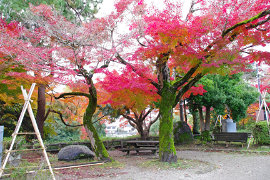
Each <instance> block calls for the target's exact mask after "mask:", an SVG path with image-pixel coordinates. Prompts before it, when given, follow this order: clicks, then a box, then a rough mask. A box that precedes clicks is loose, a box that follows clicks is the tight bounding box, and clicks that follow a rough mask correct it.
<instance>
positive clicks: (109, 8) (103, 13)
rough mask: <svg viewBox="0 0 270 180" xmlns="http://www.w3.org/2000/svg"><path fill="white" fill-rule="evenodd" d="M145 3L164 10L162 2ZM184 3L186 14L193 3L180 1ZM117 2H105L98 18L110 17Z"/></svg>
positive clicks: (150, 1) (153, 0) (107, 0)
mask: <svg viewBox="0 0 270 180" xmlns="http://www.w3.org/2000/svg"><path fill="white" fill-rule="evenodd" d="M144 1H145V2H147V3H149V4H154V5H156V6H157V7H161V8H162V2H161V1H160V0H144ZM172 1H179V0H172ZM180 1H182V3H183V6H184V8H183V12H184V13H185V14H186V13H187V11H188V10H189V6H190V3H191V0H180ZM114 2H115V0H103V3H102V5H101V6H100V7H101V8H100V10H99V12H98V14H97V17H102V16H106V15H109V14H110V13H111V12H112V11H113V10H115V9H114V7H113V5H114Z"/></svg>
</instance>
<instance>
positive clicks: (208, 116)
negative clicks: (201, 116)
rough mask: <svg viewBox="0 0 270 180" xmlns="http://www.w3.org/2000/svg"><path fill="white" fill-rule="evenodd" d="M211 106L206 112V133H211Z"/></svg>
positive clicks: (207, 107)
mask: <svg viewBox="0 0 270 180" xmlns="http://www.w3.org/2000/svg"><path fill="white" fill-rule="evenodd" d="M210 109H211V106H206V112H205V131H210V113H211V111H210Z"/></svg>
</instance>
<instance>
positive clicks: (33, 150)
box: [5, 148, 43, 153]
mask: <svg viewBox="0 0 270 180" xmlns="http://www.w3.org/2000/svg"><path fill="white" fill-rule="evenodd" d="M36 150H43V148H37V149H16V150H11V151H10V150H6V151H5V152H6V153H8V152H17V151H36Z"/></svg>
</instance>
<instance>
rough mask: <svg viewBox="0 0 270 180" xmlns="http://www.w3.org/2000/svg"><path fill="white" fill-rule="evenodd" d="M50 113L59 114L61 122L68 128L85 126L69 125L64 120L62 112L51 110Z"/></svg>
mask: <svg viewBox="0 0 270 180" xmlns="http://www.w3.org/2000/svg"><path fill="white" fill-rule="evenodd" d="M48 111H50V112H52V113H56V114H58V115H59V117H60V120H61V121H62V123H63V124H64V125H66V126H69V127H80V126H83V124H79V125H71V124H67V123H66V122H65V121H64V118H63V115H62V113H61V112H59V111H55V110H53V109H49V110H48ZM47 113H48V112H47Z"/></svg>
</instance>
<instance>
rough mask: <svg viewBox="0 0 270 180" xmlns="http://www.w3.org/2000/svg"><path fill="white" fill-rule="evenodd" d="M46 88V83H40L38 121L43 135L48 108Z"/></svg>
mask: <svg viewBox="0 0 270 180" xmlns="http://www.w3.org/2000/svg"><path fill="white" fill-rule="evenodd" d="M45 89H46V87H45V86H44V85H40V86H39V87H38V100H37V114H36V121H37V125H38V129H39V132H40V135H41V137H43V136H44V131H43V127H44V122H45V109H46V96H45Z"/></svg>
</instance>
